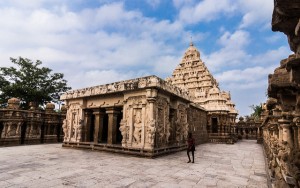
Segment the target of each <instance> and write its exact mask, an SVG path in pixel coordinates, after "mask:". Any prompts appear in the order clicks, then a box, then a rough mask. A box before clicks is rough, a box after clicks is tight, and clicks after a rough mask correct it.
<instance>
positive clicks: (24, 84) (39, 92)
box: [0, 57, 71, 108]
mask: <svg viewBox="0 0 300 188" xmlns="http://www.w3.org/2000/svg"><path fill="white" fill-rule="evenodd" d="M10 60H11V62H12V63H13V64H14V65H15V66H12V67H0V104H2V105H3V104H4V103H6V102H7V100H8V99H9V98H12V97H17V98H19V99H20V100H21V103H22V104H21V105H22V106H23V107H24V108H28V106H29V102H35V103H36V104H37V105H44V104H45V103H46V102H48V101H57V97H58V94H59V93H61V92H65V91H67V90H69V89H71V88H70V87H68V86H67V81H66V80H65V79H64V78H63V77H64V75H63V74H62V73H51V72H52V70H51V69H50V68H47V67H41V65H42V62H41V61H40V60H36V62H33V61H31V60H30V59H27V58H22V57H19V58H18V59H14V58H10Z"/></svg>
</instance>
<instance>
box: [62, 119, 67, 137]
mask: <svg viewBox="0 0 300 188" xmlns="http://www.w3.org/2000/svg"><path fill="white" fill-rule="evenodd" d="M62 127H63V131H64V141H66V140H67V138H68V126H67V119H64V121H63V126H62Z"/></svg>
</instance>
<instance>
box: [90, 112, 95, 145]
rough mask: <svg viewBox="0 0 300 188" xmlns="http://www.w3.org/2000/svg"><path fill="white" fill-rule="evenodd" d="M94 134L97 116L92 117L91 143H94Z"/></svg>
mask: <svg viewBox="0 0 300 188" xmlns="http://www.w3.org/2000/svg"><path fill="white" fill-rule="evenodd" d="M94 132H95V115H92V116H91V124H90V129H89V142H94Z"/></svg>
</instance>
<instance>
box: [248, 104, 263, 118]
mask: <svg viewBox="0 0 300 188" xmlns="http://www.w3.org/2000/svg"><path fill="white" fill-rule="evenodd" d="M250 108H251V109H252V110H253V113H252V114H251V117H254V118H255V119H258V118H259V117H260V114H261V113H262V105H251V106H250Z"/></svg>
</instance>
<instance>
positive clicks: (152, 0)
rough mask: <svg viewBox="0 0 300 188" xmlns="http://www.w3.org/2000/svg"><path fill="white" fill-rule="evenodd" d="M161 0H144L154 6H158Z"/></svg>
mask: <svg viewBox="0 0 300 188" xmlns="http://www.w3.org/2000/svg"><path fill="white" fill-rule="evenodd" d="M160 1H161V0H146V2H147V3H148V4H149V5H150V6H151V7H152V8H156V7H158V6H159V4H160Z"/></svg>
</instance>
